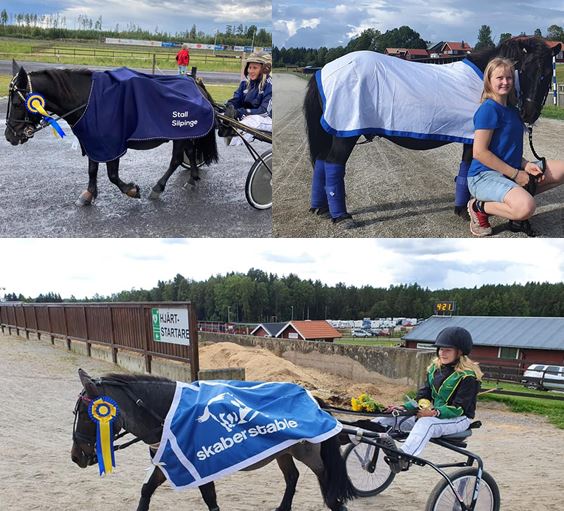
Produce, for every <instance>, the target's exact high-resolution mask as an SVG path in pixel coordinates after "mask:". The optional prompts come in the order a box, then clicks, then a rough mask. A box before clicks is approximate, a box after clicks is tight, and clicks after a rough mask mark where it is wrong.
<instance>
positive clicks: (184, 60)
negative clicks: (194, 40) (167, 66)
mask: <svg viewBox="0 0 564 511" xmlns="http://www.w3.org/2000/svg"><path fill="white" fill-rule="evenodd" d="M176 63H177V64H178V74H179V75H185V74H186V68H187V67H188V64H189V63H190V52H189V51H188V45H187V44H186V43H184V44H183V45H182V49H181V50H180V51H179V52H178V53H177V54H176Z"/></svg>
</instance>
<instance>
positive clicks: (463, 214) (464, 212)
mask: <svg viewBox="0 0 564 511" xmlns="http://www.w3.org/2000/svg"><path fill="white" fill-rule="evenodd" d="M454 214H455V215H457V216H459V217H460V218H462V219H464V220H469V219H470V216H469V215H468V209H467V208H466V204H465V205H464V206H454Z"/></svg>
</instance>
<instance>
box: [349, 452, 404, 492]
mask: <svg viewBox="0 0 564 511" xmlns="http://www.w3.org/2000/svg"><path fill="white" fill-rule="evenodd" d="M343 458H344V460H345V465H346V467H347V473H348V475H349V479H350V480H351V483H352V485H353V486H354V489H355V490H356V492H357V494H358V495H359V496H360V497H372V496H373V495H378V494H379V493H381V492H383V491H384V490H385V489H386V488H387V487H388V486H390V484H392V481H393V480H394V477H395V476H396V474H394V473H393V472H392V471H391V469H390V467H389V466H388V464H387V463H386V462H385V461H384V453H383V451H382V449H380V448H379V447H376V446H374V445H369V444H364V443H360V444H358V445H354V444H350V445H349V446H347V448H346V449H345V451H344V453H343Z"/></svg>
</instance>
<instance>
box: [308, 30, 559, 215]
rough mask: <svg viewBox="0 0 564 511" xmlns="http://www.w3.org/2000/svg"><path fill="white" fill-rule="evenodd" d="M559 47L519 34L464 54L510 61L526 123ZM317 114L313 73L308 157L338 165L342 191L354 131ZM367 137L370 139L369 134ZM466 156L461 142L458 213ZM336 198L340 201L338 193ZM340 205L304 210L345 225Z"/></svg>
mask: <svg viewBox="0 0 564 511" xmlns="http://www.w3.org/2000/svg"><path fill="white" fill-rule="evenodd" d="M559 51H560V45H557V46H556V47H554V48H553V49H552V50H551V49H550V48H549V47H548V46H547V45H546V43H545V42H544V41H543V40H542V39H540V38H526V37H523V38H514V39H509V40H507V41H504V42H503V43H501V44H500V45H499V46H497V47H496V48H491V49H487V50H482V51H478V52H474V53H472V54H470V55H469V56H468V57H467V59H468V60H470V62H471V63H473V64H474V65H475V66H476V67H477V68H479V69H480V70H481V71H482V72H483V71H484V70H485V68H486V66H487V64H488V62H490V61H491V60H492V59H493V58H495V57H505V58H508V59H511V60H512V61H513V62H514V63H515V69H516V71H517V72H518V74H519V82H520V97H519V110H520V114H521V117H522V119H523V122H524V123H526V124H529V125H530V124H532V123H534V122H535V121H536V120H537V119H538V117H539V115H540V113H541V110H542V107H543V105H544V102H545V101H546V97H547V95H548V91H549V87H550V82H551V75H552V59H553V56H554V55H557V54H558V52H559ZM414 65H415V64H414ZM416 65H424V64H416ZM430 92H431V91H430ZM343 101H346V98H343ZM322 113H323V111H322V99H321V97H320V93H319V89H318V85H317V81H316V78H315V76H314V77H312V78H311V80H310V82H309V85H308V89H307V93H306V97H305V101H304V114H305V119H306V126H307V133H308V141H309V151H310V159H311V162H312V165H313V166H314V168H315V164H316V161H317V160H320V161H325V162H326V163H331V164H334V165H338V166H339V168H340V169H341V170H342V176H343V177H340V178H339V179H338V180H339V182H341V181H342V190H344V167H345V165H346V162H347V160H348V158H349V156H350V154H351V152H352V150H353V148H354V146H355V145H356V143H357V140H358V139H359V136H351V137H339V136H332V135H330V134H329V133H327V132H326V131H325V130H324V129H323V127H322V126H321V123H320V119H321V116H322ZM381 136H382V137H384V138H387V139H389V140H391V141H392V142H394V143H396V144H398V145H400V146H402V147H406V148H409V149H416V150H422V149H433V148H436V147H439V146H442V145H445V144H448V143H450V142H445V141H437V140H426V139H417V138H408V137H397V136H388V135H381ZM367 138H369V139H371V138H373V137H367ZM471 161H472V145H471V144H464V149H463V152H462V162H461V164H460V169H459V173H458V176H457V178H456V182H457V186H456V200H455V212H456V213H457V214H458V215H462V214H463V212H464V211H465V209H466V208H465V207H466V203H467V202H468V200H469V198H470V196H469V192H468V187H467V184H466V176H467V173H468V168H469V166H470V163H471ZM327 179H329V178H327ZM342 201H343V204H344V196H343V198H342ZM344 209H345V212H344V213H343V212H340V213H339V214H338V216H335V214H332V213H333V212H331V211H329V207H328V206H323V207H319V206H317V205H314V204H312V208H311V209H310V211H311V212H312V213H315V214H318V215H321V216H328V214H330V215H331V216H332V221H333V222H335V223H338V222H341V221H343V220H346V221H347V222H345V224H348V225H347V226H354V223H353V222H352V220H351V219H352V216H351V215H350V214H349V213H348V212H347V211H346V207H345V208H344Z"/></svg>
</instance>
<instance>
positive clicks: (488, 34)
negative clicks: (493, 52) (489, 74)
mask: <svg viewBox="0 0 564 511" xmlns="http://www.w3.org/2000/svg"><path fill="white" fill-rule="evenodd" d="M493 47H495V44H494V43H493V41H492V29H491V28H490V27H489V26H488V25H482V26H481V27H480V31H479V32H478V42H477V43H476V47H475V49H476V50H484V49H486V48H493Z"/></svg>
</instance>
